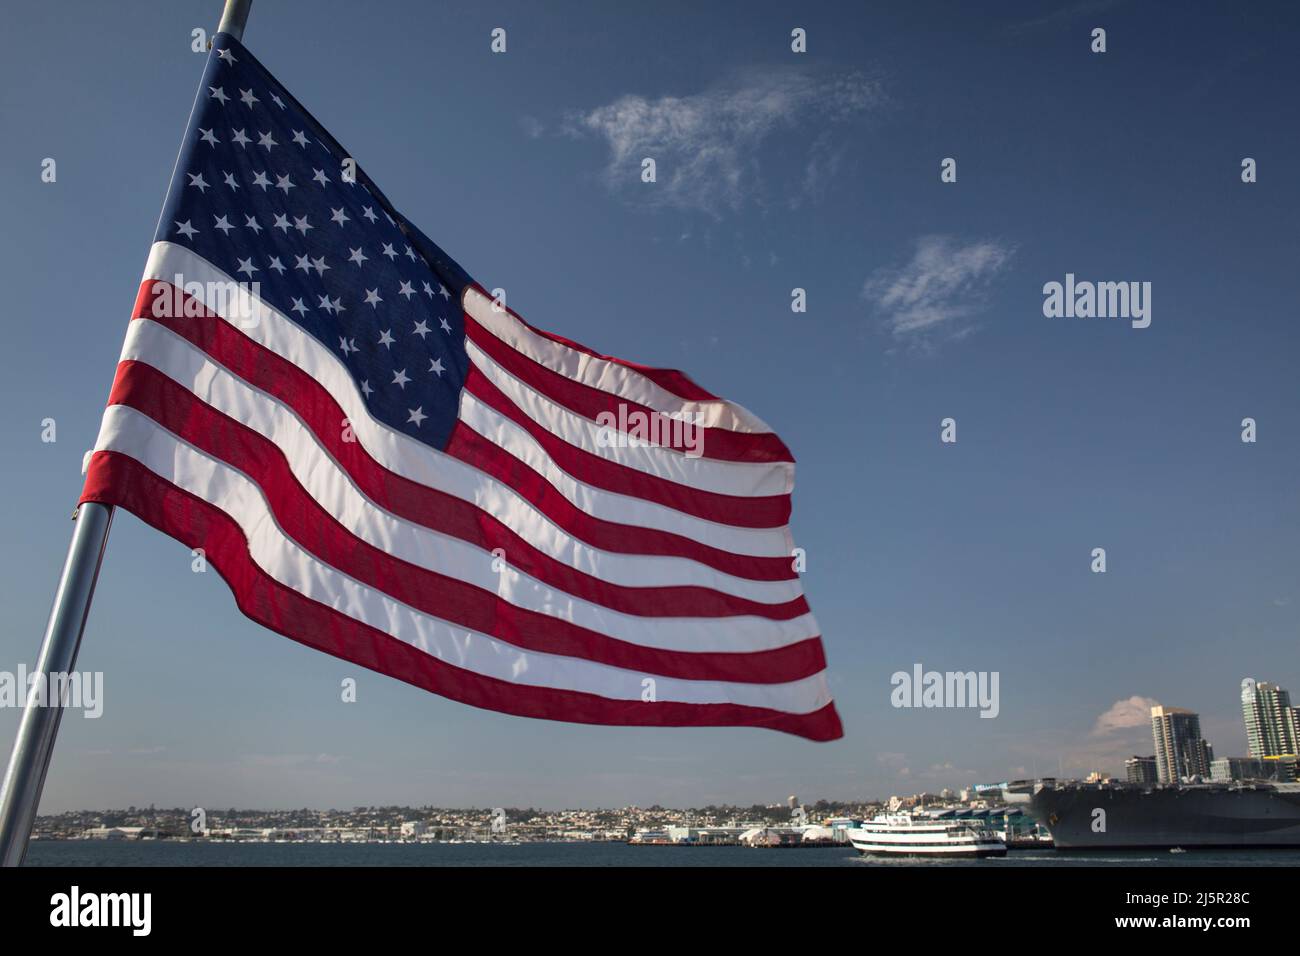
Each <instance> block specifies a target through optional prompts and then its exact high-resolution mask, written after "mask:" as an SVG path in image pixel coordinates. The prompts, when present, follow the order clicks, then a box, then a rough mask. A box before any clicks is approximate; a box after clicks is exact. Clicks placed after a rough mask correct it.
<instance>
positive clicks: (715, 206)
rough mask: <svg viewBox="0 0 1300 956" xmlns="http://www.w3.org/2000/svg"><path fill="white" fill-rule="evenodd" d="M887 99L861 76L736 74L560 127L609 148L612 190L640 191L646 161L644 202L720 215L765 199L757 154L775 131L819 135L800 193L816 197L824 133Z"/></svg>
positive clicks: (812, 140)
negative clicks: (648, 175) (650, 177)
mask: <svg viewBox="0 0 1300 956" xmlns="http://www.w3.org/2000/svg"><path fill="white" fill-rule="evenodd" d="M883 101H884V96H883V94H882V92H881V88H880V84H879V83H878V82H877V81H876V80H873V79H871V78H870V77H868V76H867V75H866V74H864V73H860V72H852V73H826V72H822V71H815V70H809V69H798V68H793V67H786V68H779V69H768V70H764V71H762V72H757V71H752V72H745V73H742V74H738V75H736V76H734V77H732V78H731V79H730V80H728V81H726V82H724V83H721V84H719V85H717V86H715V87H713V88H711V89H708V90H705V91H703V92H700V93H694V94H690V95H687V96H661V97H658V98H649V97H646V96H639V95H627V96H622V97H620V98H619V99H617V100H615V101H613V102H612V103H608V104H606V105H604V106H600V107H597V108H595V109H593V110H590V111H589V112H586V113H574V114H571V115H570V116H569V117H568V119H567V122H566V129H567V130H568V131H569V132H570V133H572V134H574V135H578V136H597V137H600V138H602V139H604V140H605V142H606V144H607V145H608V147H609V163H608V165H607V167H606V171H605V172H606V177H607V180H608V182H609V184H610V186H611V188H614V189H618V190H620V191H622V190H625V189H629V188H632V187H634V186H641V185H642V184H641V182H640V171H641V162H642V160H643V159H644V158H646V157H650V158H652V159H654V160H655V166H656V176H657V181H656V182H655V184H654V188H646V189H643V190H641V191H640V193H639V194H638V195H639V196H640V197H641V198H642V199H644V200H645V201H647V202H649V203H652V204H656V205H667V206H674V207H678V208H687V209H698V210H703V211H705V212H708V213H711V214H713V215H715V216H716V215H718V214H719V213H720V212H722V211H725V210H728V209H730V210H735V209H739V208H740V207H741V206H743V205H745V203H746V202H747V201H748V200H750V199H753V198H756V197H757V195H758V194H759V193H760V192H761V188H760V187H761V185H762V179H761V175H760V165H761V164H760V160H759V150H760V147H761V146H762V145H763V143H764V142H765V141H766V140H768V139H769V137H771V136H772V135H773V134H774V133H776V132H778V131H780V130H796V129H806V130H813V129H816V130H819V133H818V134H817V135H815V136H814V135H813V134H811V133H809V135H808V136H807V137H805V139H804V143H805V144H806V145H805V146H804V147H803V149H804V152H805V159H804V161H803V165H804V167H805V169H806V171H807V178H806V180H805V183H804V188H805V191H807V190H808V189H809V188H811V189H812V190H813V193H814V195H813V196H812V197H810V198H815V194H816V193H817V192H819V191H820V190H821V189H823V188H824V179H825V177H826V176H827V175H828V174H830V173H833V171H834V169H833V167H834V166H835V165H837V160H836V159H835V157H834V152H833V147H832V146H831V145H830V144H829V143H828V142H827V139H826V136H827V132H826V131H827V129H828V128H829V127H831V126H834V125H835V124H838V123H841V122H843V121H845V120H848V119H851V118H854V117H858V116H860V115H861V114H863V113H865V112H867V111H868V110H871V109H872V108H874V107H876V106H878V105H880V104H881V103H883Z"/></svg>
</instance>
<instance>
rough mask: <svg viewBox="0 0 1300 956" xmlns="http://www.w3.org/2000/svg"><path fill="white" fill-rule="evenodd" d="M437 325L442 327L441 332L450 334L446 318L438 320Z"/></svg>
mask: <svg viewBox="0 0 1300 956" xmlns="http://www.w3.org/2000/svg"><path fill="white" fill-rule="evenodd" d="M438 324H439V325H441V326H442V330H443V331H444V332H447V333H450V332H451V326H450V325H448V324H447V317H446V316H443V317H442V319H441V320H439V322H438Z"/></svg>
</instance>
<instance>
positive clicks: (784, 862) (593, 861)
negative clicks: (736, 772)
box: [27, 840, 1300, 868]
mask: <svg viewBox="0 0 1300 956" xmlns="http://www.w3.org/2000/svg"><path fill="white" fill-rule="evenodd" d="M27 865H28V866H78V867H82V866H776V867H780V866H784V867H791V866H872V867H881V866H884V867H898V866H977V867H990V868H995V867H1007V866H1145V867H1152V866H1174V867H1176V866H1300V850H1276V851H1256V852H1241V853H1231V852H1223V851H1209V850H1207V851H1204V852H1197V851H1195V850H1189V851H1188V852H1187V853H1168V852H1154V851H1137V852H1132V853H1123V852H1113V853H1103V854H1077V855H1075V854H1065V853H1055V852H1054V851H1051V850H1020V851H1015V850H1013V851H1012V852H1011V853H1010V854H1009V855H1008V856H1007V857H1005V858H1004V859H1000V860H970V861H967V862H965V863H962V862H959V861H952V860H947V861H924V860H921V861H916V860H907V861H904V860H878V859H871V858H867V857H861V856H859V855H858V854H857V853H856V852H855V851H853V850H852V849H849V848H846V849H843V850H841V849H838V848H836V849H815V850H756V849H750V848H748V847H730V846H724V847H695V848H688V847H666V846H628V845H627V844H625V843H525V844H519V845H517V846H508V845H507V846H502V845H499V844H498V845H491V844H478V843H458V844H446V843H426V844H404V843H359V844H320V843H233V844H230V843H171V842H166V841H164V842H155V841H149V842H146V843H137V842H118V841H113V842H108V841H100V840H77V841H70V842H61V841H39V840H38V841H35V842H33V843H32V844H31V848H30V849H29V850H28V853H27Z"/></svg>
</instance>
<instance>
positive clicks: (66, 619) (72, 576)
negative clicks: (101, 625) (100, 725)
mask: <svg viewBox="0 0 1300 956" xmlns="http://www.w3.org/2000/svg"><path fill="white" fill-rule="evenodd" d="M251 6H252V0H226V6H225V9H224V10H223V11H222V14H221V22H220V25H219V26H218V27H217V32H218V33H229V34H230V35H231V36H233V37H234V38H235V39H237V40H239V39H242V38H243V35H244V25H245V24H246V23H247V22H248V10H249V7H251ZM73 520H74V521H75V522H76V526H75V527H74V528H73V531H72V543H71V544H70V545H69V546H68V557H67V559H66V560H65V561H64V564H63V574H62V575H61V576H60V578H59V586H58V588H57V590H56V591H55V592H54V606H53V608H51V609H50V619H49V622H48V623H47V624H46V625H45V637H44V639H43V640H42V641H41V650H40V655H39V657H38V658H37V661H36V670H35V672H34V673H33V674H32V677H31V678H30V679H31V680H32V685H31V689H30V692H29V693H28V695H27V703H26V706H25V707H24V709H23V715H22V719H21V721H20V722H19V724H18V736H17V737H15V738H14V748H13V751H12V753H11V754H10V755H9V765H8V767H7V768H6V769H5V775H4V780H3V783H0V866H19V865H20V864H21V863H22V862H23V857H24V856H26V854H27V841H28V839H29V838H30V837H31V832H32V824H33V823H35V821H36V810H37V807H38V806H39V805H40V802H41V790H42V789H43V788H44V786H45V774H46V772H47V771H48V770H49V768H50V757H51V756H52V755H53V753H54V738H55V737H56V736H57V734H58V732H59V718H60V717H62V716H63V706H62V705H63V704H64V703H66V701H64V700H55V699H54V696H55V692H54V689H55V688H56V687H61V688H63V690H64V691H65V692H66V689H67V687H68V684H67V682H66V681H60V680H58V678H59V677H60V676H62V675H70V674H71V673H72V672H73V670H74V669H75V668H76V666H77V651H78V650H80V648H81V635H82V632H83V631H84V630H85V627H86V618H87V616H88V615H89V614H90V602H91V599H92V598H93V597H94V596H95V582H96V580H97V579H98V578H99V567H100V564H101V563H102V561H103V558H104V547H105V545H106V544H107V543H108V530H109V527H110V526H111V525H112V523H113V508H112V506H110V505H104V504H100V503H99V502H95V501H87V502H83V503H82V504H81V505H80V506H79V507H78V508H77V510H76V512H75V513H74V514H73ZM51 675H54V676H55V677H56V680H55V681H54V682H51V681H50V679H49V678H50V676H51Z"/></svg>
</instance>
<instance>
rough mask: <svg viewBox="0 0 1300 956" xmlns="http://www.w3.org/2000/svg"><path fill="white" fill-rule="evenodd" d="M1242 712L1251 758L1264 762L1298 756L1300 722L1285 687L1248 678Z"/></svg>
mask: <svg viewBox="0 0 1300 956" xmlns="http://www.w3.org/2000/svg"><path fill="white" fill-rule="evenodd" d="M1241 713H1242V716H1243V717H1244V718H1245V720H1246V740H1247V742H1248V744H1249V746H1250V755H1251V756H1252V757H1254V758H1255V759H1256V760H1263V759H1264V758H1265V757H1285V756H1290V755H1294V754H1295V752H1296V739H1297V736H1300V734H1297V724H1298V723H1300V721H1297V717H1296V709H1295V708H1294V707H1292V706H1291V694H1290V693H1289V692H1288V691H1287V690H1286V689H1285V688H1283V687H1279V686H1278V685H1277V684H1273V683H1270V682H1268V681H1255V680H1254V679H1253V678H1250V677H1247V678H1246V679H1245V680H1243V681H1242V682H1241Z"/></svg>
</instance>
